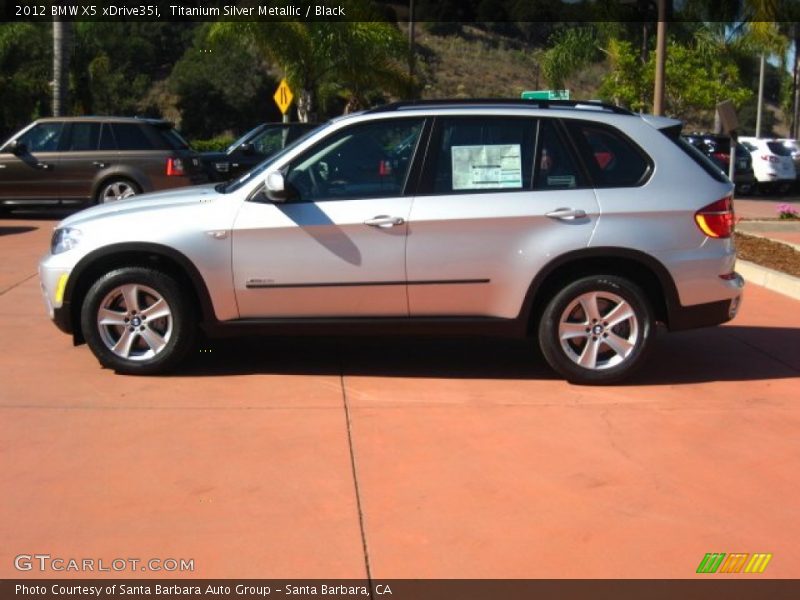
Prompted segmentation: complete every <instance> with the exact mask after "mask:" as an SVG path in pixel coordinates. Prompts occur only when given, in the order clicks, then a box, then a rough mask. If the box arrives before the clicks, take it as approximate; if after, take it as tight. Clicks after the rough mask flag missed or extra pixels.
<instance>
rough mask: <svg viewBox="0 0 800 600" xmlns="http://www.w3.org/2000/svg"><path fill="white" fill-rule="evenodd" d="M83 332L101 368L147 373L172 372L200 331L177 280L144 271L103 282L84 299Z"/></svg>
mask: <svg viewBox="0 0 800 600" xmlns="http://www.w3.org/2000/svg"><path fill="white" fill-rule="evenodd" d="M81 328H82V331H83V336H84V338H85V339H86V343H87V344H88V345H89V347H90V348H91V349H92V352H94V354H95V356H96V357H97V359H98V360H99V361H100V364H102V365H103V366H105V367H108V368H110V369H114V370H115V371H118V372H120V373H128V374H142V375H148V374H153V373H161V372H164V371H168V370H170V369H173V368H174V367H175V366H176V365H177V364H178V363H180V361H181V360H182V359H183V358H184V357H185V356H186V354H187V353H188V352H189V350H190V349H191V348H192V346H193V343H194V337H195V333H196V327H195V319H194V313H193V310H192V306H191V304H190V302H188V300H187V298H186V296H185V294H184V293H183V292H182V291H181V288H180V286H179V285H178V283H177V282H176V281H175V279H173V278H172V277H171V276H170V275H167V274H166V273H162V272H160V271H155V270H153V269H147V268H143V267H128V268H123V269H118V270H115V271H112V272H110V273H108V274H106V275H104V276H103V277H101V278H100V279H98V280H97V281H96V282H95V283H94V285H92V287H91V288H90V289H89V291H88V293H87V294H86V298H85V299H84V301H83V306H82V309H81Z"/></svg>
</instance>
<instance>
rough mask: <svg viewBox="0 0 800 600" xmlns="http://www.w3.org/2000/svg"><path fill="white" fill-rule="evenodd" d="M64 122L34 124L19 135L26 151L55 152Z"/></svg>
mask: <svg viewBox="0 0 800 600" xmlns="http://www.w3.org/2000/svg"><path fill="white" fill-rule="evenodd" d="M63 126H64V124H63V123H59V122H46V123H39V124H38V125H35V126H34V127H32V128H31V129H29V130H28V131H26V132H25V133H24V134H22V135H21V136H20V137H19V141H20V142H22V143H23V144H25V147H26V148H27V150H28V152H31V153H33V152H56V151H57V150H58V143H59V140H60V139H61V129H62V128H63Z"/></svg>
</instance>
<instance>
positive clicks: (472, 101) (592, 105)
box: [365, 98, 636, 115]
mask: <svg viewBox="0 0 800 600" xmlns="http://www.w3.org/2000/svg"><path fill="white" fill-rule="evenodd" d="M446 106H453V107H456V106H486V107H492V106H521V107H522V106H524V107H533V108H582V107H583V108H589V109H601V110H607V111H609V112H613V113H616V114H618V115H635V114H636V113H634V112H632V111H630V110H628V109H627V108H622V107H621V106H615V105H613V104H608V103H605V102H597V101H594V100H523V99H522V98H456V99H450V100H448V99H435V100H403V101H400V102H391V103H389V104H382V105H380V106H376V107H375V108H371V109H368V110H367V111H365V112H367V113H381V112H391V111H396V110H404V109H414V108H427V107H431V108H432V107H446Z"/></svg>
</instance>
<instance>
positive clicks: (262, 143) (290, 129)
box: [202, 123, 317, 181]
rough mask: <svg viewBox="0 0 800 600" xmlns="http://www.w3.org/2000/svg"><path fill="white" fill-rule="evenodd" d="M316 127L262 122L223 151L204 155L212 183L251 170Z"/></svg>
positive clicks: (305, 124)
mask: <svg viewBox="0 0 800 600" xmlns="http://www.w3.org/2000/svg"><path fill="white" fill-rule="evenodd" d="M316 127H317V124H316V123H262V124H261V125H258V126H257V127H254V128H253V129H251V130H250V131H248V132H247V133H245V134H244V135H243V136H242V137H240V138H239V139H238V140H236V141H235V142H233V143H232V144H231V145H230V146H228V147H227V148H226V150H225V151H224V152H203V153H202V158H203V163H204V164H205V166H206V170H207V171H208V175H209V177H210V179H211V180H212V181H227V180H229V179H233V178H234V177H238V176H239V175H241V174H242V173H244V172H245V171H249V170H250V169H252V168H253V167H254V166H256V165H257V164H258V163H260V162H261V161H262V160H264V159H265V158H269V157H270V156H272V155H273V154H275V153H276V152H278V151H279V150H281V149H282V148H284V147H286V146H287V145H288V144H291V143H292V142H293V141H295V140H296V139H297V138H299V137H300V136H302V135H305V134H306V133H308V132H309V131H311V130H312V129H315V128H316Z"/></svg>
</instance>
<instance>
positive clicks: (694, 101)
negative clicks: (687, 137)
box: [600, 40, 752, 126]
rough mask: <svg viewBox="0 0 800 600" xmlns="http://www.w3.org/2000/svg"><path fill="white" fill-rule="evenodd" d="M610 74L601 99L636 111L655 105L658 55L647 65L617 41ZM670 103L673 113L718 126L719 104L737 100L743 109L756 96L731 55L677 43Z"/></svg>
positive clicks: (669, 71) (671, 49) (669, 66)
mask: <svg viewBox="0 0 800 600" xmlns="http://www.w3.org/2000/svg"><path fill="white" fill-rule="evenodd" d="M606 53H607V54H608V56H609V64H610V67H611V68H610V71H609V73H608V75H607V76H606V77H605V78H604V80H603V84H602V86H601V89H600V93H601V96H602V97H603V98H605V99H607V100H610V101H612V102H615V103H617V104H621V105H625V106H628V107H630V108H632V109H634V110H641V111H647V110H648V109H649V107H650V106H652V99H653V96H652V93H653V92H652V90H653V78H654V74H655V64H654V63H655V56H654V55H653V54H651V55H650V58H649V59H648V62H647V64H645V65H641V63H640V62H639V61H638V57H637V54H636V52H635V51H634V49H633V47H632V46H631V44H630V43H628V42H624V41H620V40H613V41H612V43H610V44H609V46H608V48H607V49H606ZM665 82H666V83H665V101H666V106H667V112H668V113H669V114H672V115H675V116H678V117H680V118H682V119H691V120H694V121H699V122H702V123H704V124H705V125H707V126H710V124H711V122H713V118H714V112H715V108H716V105H717V104H718V103H719V102H721V101H722V100H731V101H732V102H733V103H734V105H735V106H737V107H739V106H742V105H743V104H744V103H745V102H746V101H747V100H748V99H749V98H750V97H751V95H752V92H751V91H750V90H749V89H748V88H747V87H746V86H744V85H742V83H741V77H740V74H739V69H738V67H737V65H736V63H735V61H734V60H733V59H732V57H731V56H729V55H727V54H725V53H724V52H722V51H720V50H719V49H717V51H713V52H712V51H711V49H710V48H709V47H707V46H706V45H703V44H700V45H697V44H682V43H679V42H677V41H675V40H671V41H670V43H669V45H668V50H667V62H666V76H665Z"/></svg>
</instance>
